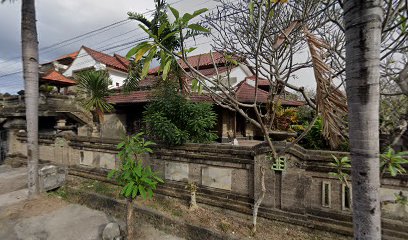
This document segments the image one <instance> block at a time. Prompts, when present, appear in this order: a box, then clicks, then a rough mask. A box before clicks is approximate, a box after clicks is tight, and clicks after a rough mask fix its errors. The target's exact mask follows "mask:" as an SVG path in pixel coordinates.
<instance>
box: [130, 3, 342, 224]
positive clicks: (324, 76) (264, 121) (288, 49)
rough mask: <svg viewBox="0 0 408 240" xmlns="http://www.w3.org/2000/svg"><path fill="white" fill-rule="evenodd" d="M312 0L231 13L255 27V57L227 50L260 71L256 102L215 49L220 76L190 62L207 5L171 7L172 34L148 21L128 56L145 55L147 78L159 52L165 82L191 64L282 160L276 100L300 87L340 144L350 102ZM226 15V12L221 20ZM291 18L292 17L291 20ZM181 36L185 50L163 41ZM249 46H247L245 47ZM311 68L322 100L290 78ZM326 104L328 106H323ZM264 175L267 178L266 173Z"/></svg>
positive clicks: (201, 81) (219, 100)
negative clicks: (315, 30)
mask: <svg viewBox="0 0 408 240" xmlns="http://www.w3.org/2000/svg"><path fill="white" fill-rule="evenodd" d="M312 2H313V4H311V5H310V1H300V2H299V3H298V2H297V3H293V4H289V3H282V2H280V1H266V0H263V1H259V2H254V1H251V2H250V4H249V9H248V7H246V8H244V7H243V8H242V9H240V10H239V11H238V10H237V12H235V13H230V14H231V15H232V14H241V13H242V15H240V16H242V18H241V19H242V21H243V22H245V24H239V25H243V26H246V24H249V30H248V31H247V32H246V33H248V34H249V37H250V38H251V39H252V42H250V44H249V45H248V47H249V48H250V49H249V50H248V52H249V51H250V52H251V53H252V54H253V55H251V56H246V55H244V56H241V55H240V54H238V55H237V54H236V53H235V52H234V51H231V52H229V51H224V53H225V56H224V57H225V59H227V60H228V61H229V62H231V64H232V65H234V64H238V62H237V59H241V58H242V57H244V58H246V59H247V63H246V64H247V66H248V67H250V68H252V69H253V71H254V72H255V88H254V101H253V102H252V103H243V102H240V101H238V99H237V98H236V96H235V94H234V93H235V92H234V90H235V89H233V88H231V86H230V85H229V84H228V83H229V81H228V76H224V75H222V74H219V73H218V72H219V71H218V67H217V64H216V59H214V54H212V52H210V56H211V58H212V62H213V65H214V68H215V70H216V72H217V74H216V77H207V76H205V75H204V74H202V73H201V72H200V71H199V70H197V69H195V68H194V67H193V66H192V65H191V64H190V63H189V62H188V61H187V58H188V55H189V54H190V53H191V52H193V51H194V50H195V48H188V47H187V46H186V40H187V39H188V38H190V37H191V36H194V35H196V34H197V33H209V32H210V30H209V29H208V28H206V27H204V26H203V25H202V24H198V23H192V21H193V19H195V18H196V17H198V16H199V15H200V14H202V13H205V12H206V11H207V9H200V10H197V11H195V12H194V13H192V14H190V13H186V14H184V15H183V16H181V15H180V13H179V12H178V11H177V10H176V9H174V8H172V7H169V9H170V11H171V13H172V14H173V16H174V18H175V21H174V22H173V23H171V24H170V29H172V30H171V31H170V33H168V34H164V33H163V30H160V29H159V31H158V32H157V34H155V33H154V32H152V31H151V30H149V29H148V28H146V27H145V26H144V25H139V26H140V27H141V28H142V29H143V30H144V31H145V32H146V33H147V34H148V35H149V36H150V40H148V41H145V42H142V43H140V44H138V45H137V46H136V47H134V48H133V49H131V50H130V51H129V53H128V55H127V56H128V57H132V56H134V59H135V61H139V60H141V59H142V57H144V56H145V59H144V66H143V71H142V78H143V77H145V76H146V75H147V73H148V70H149V68H150V63H151V61H152V59H153V58H154V56H157V55H158V56H160V59H161V65H160V71H159V72H160V75H161V78H162V79H163V80H166V79H167V78H168V75H169V72H170V71H171V66H172V65H173V64H178V65H180V64H181V63H183V64H185V65H187V66H188V70H183V71H184V72H183V74H184V75H185V76H186V77H188V78H190V79H194V80H193V81H192V88H198V89H200V88H203V89H204V92H205V94H207V95H209V96H211V98H212V99H213V100H214V102H215V103H216V104H218V105H220V106H222V107H224V108H227V109H229V110H232V111H235V112H237V113H238V114H241V115H242V116H243V117H244V118H246V119H247V120H248V121H249V122H250V123H251V124H253V125H254V126H256V127H258V128H259V129H260V130H261V131H262V132H263V135H264V137H265V139H266V141H267V143H268V145H269V147H270V150H271V157H272V160H274V159H277V157H278V155H282V154H283V153H284V152H285V151H286V150H287V148H285V149H284V150H283V151H280V152H279V153H278V152H277V151H276V149H275V147H274V144H273V142H272V140H271V138H270V136H269V133H270V126H271V124H270V123H271V122H273V121H274V117H275V111H276V110H275V108H276V107H277V106H279V104H277V103H276V102H278V101H279V98H281V95H282V93H283V89H284V88H285V87H289V88H291V89H292V90H296V91H299V92H300V93H302V94H303V95H304V96H305V99H306V101H307V103H308V104H309V105H310V106H311V107H312V108H313V109H315V110H316V118H315V119H317V117H318V115H320V114H321V113H323V114H322V116H323V117H324V121H325V126H326V128H325V132H326V133H327V136H329V137H331V139H332V140H333V141H332V143H333V145H336V144H339V141H340V140H339V139H342V138H344V132H343V130H345V127H344V122H343V121H341V120H342V118H343V117H344V115H345V113H346V112H347V108H346V106H345V102H346V100H345V96H344V95H343V94H342V93H341V92H340V91H339V90H338V89H336V88H335V87H334V86H333V84H332V83H331V77H330V76H331V69H330V67H329V66H328V65H326V64H325V63H324V60H325V59H324V50H323V49H324V48H327V45H325V44H324V43H323V41H321V40H319V39H318V38H317V37H316V36H314V35H313V34H312V33H310V32H309V30H308V25H307V24H306V23H307V21H308V20H309V19H313V18H314V17H315V16H318V14H320V13H321V12H319V11H318V9H319V8H318V6H319V4H318V3H319V1H312ZM302 4H303V5H302ZM316 9H317V10H316ZM307 10H308V11H310V12H308V11H307ZM288 14H289V15H288ZM227 15H228V14H227ZM288 16H289V17H288ZM306 16H307V17H306ZM222 17H223V16H220V18H222ZM285 18H288V19H287V20H285ZM277 19H278V20H277ZM315 24H316V23H315ZM313 27H315V26H313ZM163 29H164V27H163ZM276 29H277V30H276ZM175 35H177V36H178V38H179V39H180V51H172V50H171V49H168V48H166V46H164V44H163V43H164V41H165V40H166V39H168V38H170V37H173V36H175ZM232 41H233V40H232ZM306 43H307V44H306ZM246 46H247V45H242V47H243V48H244V47H246ZM307 46H309V48H310V52H311V55H312V56H313V59H311V60H309V61H307V62H305V63H303V64H297V63H294V59H293V53H294V50H297V49H302V48H306V47H307ZM219 50H222V49H219ZM266 53H270V54H269V55H268V54H266ZM177 60H179V61H177ZM310 66H313V67H314V70H315V74H316V75H317V77H316V79H317V81H318V86H319V88H318V99H317V100H312V99H310V98H309V97H308V96H307V95H305V91H304V88H302V87H296V86H294V85H292V84H290V83H289V82H288V81H289V78H290V77H291V76H292V75H293V73H294V72H295V71H297V70H300V69H303V68H306V67H310ZM180 68H181V66H180ZM181 69H183V68H181ZM261 77H264V78H267V79H268V80H269V81H270V85H271V91H270V92H269V95H270V96H269V104H268V106H270V107H268V109H266V110H265V108H264V107H263V106H262V104H260V103H259V102H258V82H259V79H260V78H261ZM320 104H321V105H324V106H320ZM333 108H338V110H336V111H334V110H333ZM245 109H252V110H253V112H255V117H252V116H250V115H249V114H248V113H247V111H245ZM311 125H313V124H311ZM302 136H304V135H302ZM302 136H300V137H302ZM299 139H300V138H298V139H296V140H295V142H297V141H299ZM295 142H294V143H295ZM264 172H265V169H262V170H261V173H264ZM261 178H262V179H263V174H262V177H261ZM265 191H266V190H265V189H263V191H262V194H261V195H260V197H259V199H258V200H257V201H256V203H255V207H254V231H255V230H256V215H257V214H256V213H257V209H258V208H259V206H260V204H261V202H262V200H263V196H264V194H265Z"/></svg>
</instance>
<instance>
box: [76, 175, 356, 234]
mask: <svg viewBox="0 0 408 240" xmlns="http://www.w3.org/2000/svg"><path fill="white" fill-rule="evenodd" d="M75 185H76V186H77V187H79V188H81V189H82V190H85V189H86V190H87V191H94V192H96V193H98V194H104V195H107V196H109V197H115V198H119V193H120V189H119V188H118V187H116V186H113V185H110V184H106V183H102V182H100V181H93V180H85V181H81V182H80V183H78V182H77V183H75ZM136 202H137V203H138V204H141V205H145V206H147V207H150V208H153V209H156V210H158V211H160V212H162V213H164V214H165V215H166V216H169V217H173V218H177V219H180V220H183V221H186V222H188V223H192V224H194V225H198V226H202V227H205V228H209V229H212V230H216V231H218V232H220V233H226V234H229V235H233V236H237V237H239V238H241V239H259V240H261V239H262V240H264V239H270V240H278V239H279V240H281V239H288V240H289V239H291V240H292V239H293V240H318V239H333V240H345V239H350V238H347V237H345V236H342V235H338V234H334V233H329V232H323V231H319V230H314V229H311V228H306V227H301V226H298V225H292V224H287V223H283V222H279V221H271V220H267V219H263V218H258V227H257V229H258V231H257V233H256V235H252V234H251V223H252V217H251V216H249V215H245V214H240V213H236V212H232V211H229V210H225V209H220V208H216V207H209V206H204V205H200V207H199V208H198V209H196V210H193V211H191V210H189V207H188V206H189V204H188V202H187V201H183V200H179V199H176V198H170V197H164V196H156V197H154V198H153V199H152V200H146V201H143V200H142V199H138V200H137V201H136Z"/></svg>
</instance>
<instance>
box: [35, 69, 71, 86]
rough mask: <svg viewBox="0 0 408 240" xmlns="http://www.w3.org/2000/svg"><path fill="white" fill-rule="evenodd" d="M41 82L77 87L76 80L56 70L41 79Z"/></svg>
mask: <svg viewBox="0 0 408 240" xmlns="http://www.w3.org/2000/svg"><path fill="white" fill-rule="evenodd" d="M40 81H42V82H48V83H52V84H58V85H65V86H73V85H76V82H75V81H74V80H72V79H69V78H67V77H65V76H64V75H62V74H61V73H59V72H57V71H55V70H53V71H51V72H49V73H47V74H45V75H44V76H43V77H41V78H40Z"/></svg>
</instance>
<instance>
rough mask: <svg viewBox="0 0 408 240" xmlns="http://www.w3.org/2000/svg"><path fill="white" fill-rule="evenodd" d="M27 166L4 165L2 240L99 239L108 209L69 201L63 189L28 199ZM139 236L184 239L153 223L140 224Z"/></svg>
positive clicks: (0, 167)
mask: <svg viewBox="0 0 408 240" xmlns="http://www.w3.org/2000/svg"><path fill="white" fill-rule="evenodd" d="M26 172H27V170H26V169H25V168H17V169H15V168H11V167H9V166H5V165H0V240H73V239H75V240H98V239H102V238H101V236H102V231H103V229H104V228H105V226H106V224H108V223H109V222H118V223H119V224H120V225H121V229H122V230H124V229H125V227H124V223H123V222H122V221H121V220H120V219H116V218H114V217H113V216H110V215H108V214H106V213H104V212H101V211H97V210H94V209H90V208H88V207H85V206H81V205H78V204H72V203H69V202H67V201H66V200H65V199H66V194H65V195H64V194H62V193H63V191H62V190H58V191H54V192H50V193H47V194H42V195H40V196H39V197H38V198H35V199H32V200H28V199H27V189H26V186H27V184H26V179H27V175H26ZM138 233H139V236H140V237H139V238H138V239H146V240H183V239H181V238H179V237H176V236H173V235H170V234H166V233H165V232H163V231H160V230H158V229H155V228H154V227H153V226H151V225H148V224H144V225H142V226H140V230H139V232H138Z"/></svg>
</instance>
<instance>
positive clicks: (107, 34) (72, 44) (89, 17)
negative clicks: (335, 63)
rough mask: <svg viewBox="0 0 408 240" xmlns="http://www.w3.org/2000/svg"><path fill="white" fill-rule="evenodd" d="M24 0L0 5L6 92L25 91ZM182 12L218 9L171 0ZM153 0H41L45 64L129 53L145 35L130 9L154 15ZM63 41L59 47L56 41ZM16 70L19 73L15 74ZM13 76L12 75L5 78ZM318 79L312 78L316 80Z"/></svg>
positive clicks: (202, 47)
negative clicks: (73, 56) (86, 50)
mask: <svg viewBox="0 0 408 240" xmlns="http://www.w3.org/2000/svg"><path fill="white" fill-rule="evenodd" d="M21 1H22V0H17V1H14V2H13V3H10V2H5V3H3V4H1V5H0V92H1V93H5V92H9V93H15V92H17V91H18V90H20V89H23V80H22V73H16V72H20V71H21V68H22V64H21V37H20V34H21V31H20V21H21V19H20V18H21V13H20V11H21V9H20V8H21ZM168 3H169V4H171V5H172V6H173V7H175V8H177V9H178V10H179V11H180V12H181V13H183V12H193V11H194V10H197V9H200V8H204V7H206V8H208V9H213V8H214V7H216V2H215V1H213V0H168ZM152 9H154V1H153V0H144V1H140V0H116V1H112V0H69V1H56V0H37V1H36V13H37V28H38V38H39V49H40V63H45V62H49V61H51V60H53V59H56V58H57V57H59V56H62V55H64V54H68V53H72V52H74V51H77V50H79V48H80V47H81V46H82V45H85V46H87V47H90V48H92V49H95V50H98V51H102V52H105V53H108V54H113V53H118V54H122V55H126V53H127V51H128V50H129V49H130V48H131V47H132V46H134V44H133V43H132V42H135V41H137V40H138V39H140V38H142V37H144V36H145V35H144V34H143V33H142V31H141V30H140V29H139V28H138V26H137V23H136V21H131V20H129V21H124V22H120V23H117V22H119V21H122V20H126V19H127V12H129V11H131V12H139V13H146V12H147V13H146V16H147V17H149V16H151V11H150V10H152ZM149 11H150V12H149ZM114 23H117V24H115V25H113V26H111V27H108V28H105V29H103V30H102V31H98V32H95V33H91V34H88V35H86V36H84V37H81V38H77V39H75V40H71V41H68V42H64V41H66V40H68V39H71V38H74V37H77V36H80V35H82V34H84V33H88V32H90V31H94V30H96V29H99V28H101V27H105V26H108V25H111V24H114ZM210 40H211V39H207V38H200V39H197V40H196V42H195V43H194V42H190V43H189V44H192V45H197V47H198V49H197V51H196V53H203V52H208V51H209V50H210V49H211V46H210V42H211V41H210ZM55 44H57V45H55ZM14 73H16V74H14ZM4 75H7V76H4ZM300 75H304V76H303V77H302V76H299V77H300V79H304V84H303V83H302V85H306V87H309V88H313V87H314V83H313V79H311V77H312V78H313V74H312V73H311V72H310V71H304V72H303V73H300ZM311 80H312V81H311Z"/></svg>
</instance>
